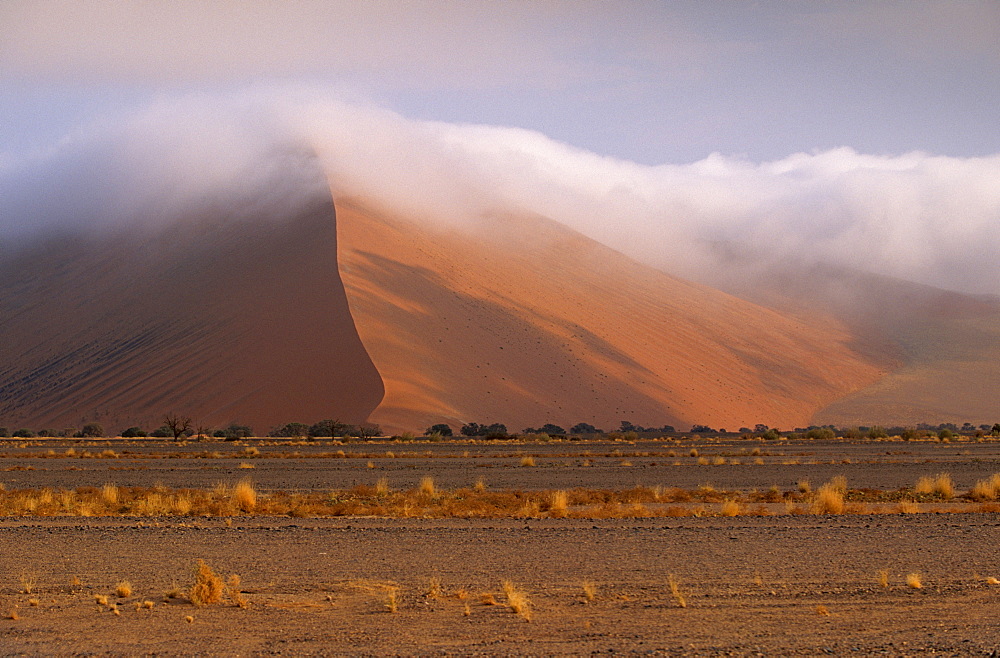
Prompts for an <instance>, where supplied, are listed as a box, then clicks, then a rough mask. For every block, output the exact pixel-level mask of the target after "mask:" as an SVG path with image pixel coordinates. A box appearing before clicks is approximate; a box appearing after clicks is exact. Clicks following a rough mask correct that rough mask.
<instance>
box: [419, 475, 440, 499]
mask: <svg viewBox="0 0 1000 658" xmlns="http://www.w3.org/2000/svg"><path fill="white" fill-rule="evenodd" d="M420 493H422V494H424V495H426V496H433V495H434V494H435V493H437V490H436V488H435V487H434V478H432V477H431V476H430V475H425V476H424V477H422V478H420Z"/></svg>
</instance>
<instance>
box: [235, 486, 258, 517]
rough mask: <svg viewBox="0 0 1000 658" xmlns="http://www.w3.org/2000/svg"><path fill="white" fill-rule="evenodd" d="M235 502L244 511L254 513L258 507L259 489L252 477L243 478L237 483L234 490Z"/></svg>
mask: <svg viewBox="0 0 1000 658" xmlns="http://www.w3.org/2000/svg"><path fill="white" fill-rule="evenodd" d="M232 500H233V504H234V505H236V507H237V508H239V509H240V511H242V512H246V513H248V514H251V513H253V511H254V510H255V509H256V508H257V490H256V489H254V486H253V481H252V480H251V479H250V478H243V479H242V480H240V481H239V482H237V483H236V486H235V487H233V492H232Z"/></svg>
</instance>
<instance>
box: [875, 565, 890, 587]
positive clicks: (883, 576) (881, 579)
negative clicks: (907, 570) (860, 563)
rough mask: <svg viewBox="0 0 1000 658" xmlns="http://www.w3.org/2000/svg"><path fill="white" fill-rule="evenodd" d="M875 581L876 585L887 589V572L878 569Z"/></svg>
mask: <svg viewBox="0 0 1000 658" xmlns="http://www.w3.org/2000/svg"><path fill="white" fill-rule="evenodd" d="M877 580H878V584H879V585H881V586H882V587H888V586H889V572H888V571H886V570H885V569H879V572H878V578H877Z"/></svg>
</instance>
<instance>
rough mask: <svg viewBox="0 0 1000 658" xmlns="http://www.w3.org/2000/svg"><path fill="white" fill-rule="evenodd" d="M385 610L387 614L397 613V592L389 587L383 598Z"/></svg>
mask: <svg viewBox="0 0 1000 658" xmlns="http://www.w3.org/2000/svg"><path fill="white" fill-rule="evenodd" d="M385 609H386V610H388V611H389V612H397V611H398V610H399V590H398V588H396V587H390V588H389V589H388V590H387V591H386V597H385Z"/></svg>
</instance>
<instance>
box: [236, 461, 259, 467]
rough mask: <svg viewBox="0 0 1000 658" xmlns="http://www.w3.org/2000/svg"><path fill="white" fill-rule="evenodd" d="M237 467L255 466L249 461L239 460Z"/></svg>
mask: <svg viewBox="0 0 1000 658" xmlns="http://www.w3.org/2000/svg"><path fill="white" fill-rule="evenodd" d="M239 467H240V468H256V467H255V466H254V465H253V464H251V463H250V462H240V466H239Z"/></svg>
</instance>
